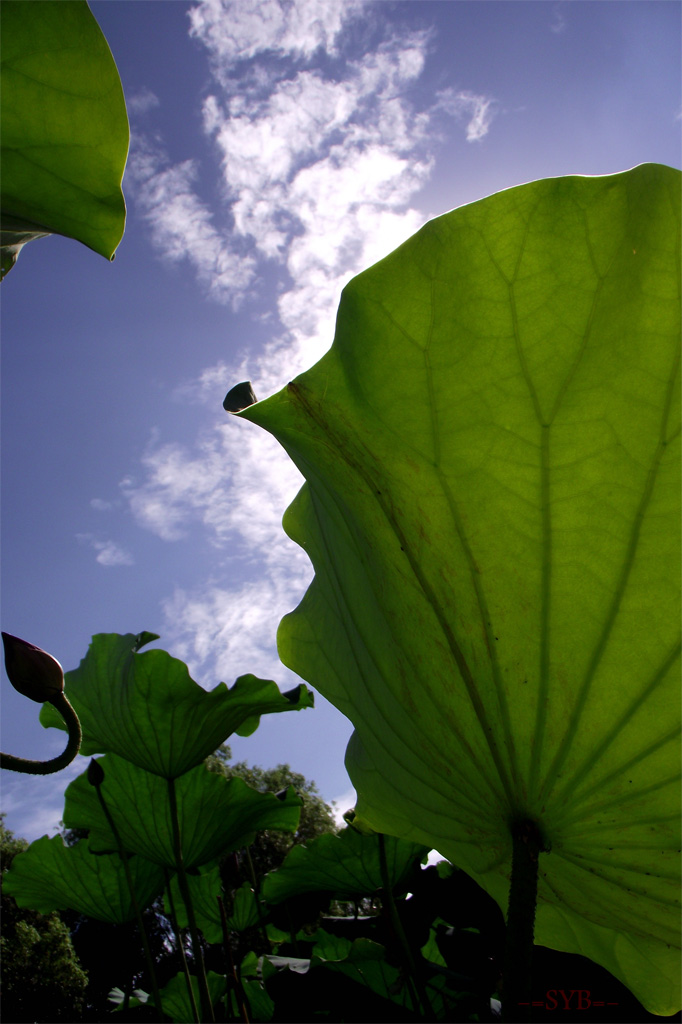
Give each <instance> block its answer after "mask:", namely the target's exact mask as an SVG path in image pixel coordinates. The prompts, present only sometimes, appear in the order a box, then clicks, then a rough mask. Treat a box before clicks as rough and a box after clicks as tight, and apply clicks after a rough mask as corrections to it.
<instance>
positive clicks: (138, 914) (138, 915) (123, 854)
mask: <svg viewBox="0 0 682 1024" xmlns="http://www.w3.org/2000/svg"><path fill="white" fill-rule="evenodd" d="M92 763H93V762H91V764H92ZM94 763H95V764H97V762H94ZM88 777H89V778H90V779H92V772H90V773H89V775H88ZM92 785H93V786H94V787H95V792H96V793H97V799H98V800H99V803H100V807H101V808H102V810H103V811H104V815H105V817H106V819H107V822H108V823H109V828H110V829H111V831H112V832H113V834H114V839H115V840H116V846H117V847H118V855H119V857H120V858H121V861H122V863H123V871H124V874H125V876H126V882H127V883H128V889H129V891H130V901H131V903H132V905H133V910H134V911H135V920H136V921H137V927H138V930H139V932H140V938H141V940H142V948H143V949H144V955H145V959H146V961H147V968H148V970H149V980H150V981H151V985H152V993H153V995H154V1006H155V1008H156V1016H157V1019H158V1020H159V1021H163V1006H162V1005H161V992H160V991H159V984H158V981H157V980H156V970H155V967H154V958H153V956H152V951H151V948H150V946H149V939H148V938H147V931H146V929H145V926H144V920H143V918H142V910H141V909H140V904H139V902H138V899H137V895H136V893H135V885H134V883H133V876H132V873H131V871H130V864H129V863H128V852H127V850H125V849H124V847H123V843H122V842H121V836H120V833H119V831H118V828H117V827H116V822H115V821H114V819H113V817H112V815H111V813H110V811H109V808H108V806H107V802H106V800H105V799H104V794H103V793H102V784H101V782H100V781H99V780H95V781H93V782H92ZM128 998H129V994H128V992H127V991H126V996H125V1000H126V1004H127V1002H128Z"/></svg>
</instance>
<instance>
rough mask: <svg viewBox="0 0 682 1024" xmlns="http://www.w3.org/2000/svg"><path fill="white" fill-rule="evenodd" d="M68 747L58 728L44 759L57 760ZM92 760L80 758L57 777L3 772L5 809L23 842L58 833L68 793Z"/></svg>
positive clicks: (50, 733) (48, 740) (48, 735)
mask: <svg viewBox="0 0 682 1024" xmlns="http://www.w3.org/2000/svg"><path fill="white" fill-rule="evenodd" d="M65 745H66V734H65V733H63V732H62V731H61V730H58V729H49V730H48V731H47V733H46V744H45V751H44V753H43V754H42V755H41V756H42V757H43V759H44V760H48V759H49V758H50V757H56V756H57V755H58V754H59V753H61V751H62V750H63V749H64V747H65ZM89 761H90V758H89V757H88V758H85V757H81V756H80V755H79V756H78V757H76V758H75V760H73V761H72V762H71V764H69V765H67V766H66V768H63V769H62V770H61V771H60V772H56V773H55V774H53V775H20V774H17V773H15V772H6V773H3V780H2V809H3V811H5V812H6V813H7V814H11V820H12V829H13V831H14V832H15V834H16V835H17V836H18V837H19V838H22V839H28V840H29V842H33V840H34V839H39V838H40V837H41V836H44V835H49V834H52V835H54V833H55V832H56V831H57V830H58V828H59V823H60V822H61V820H62V818H63V817H64V790H65V789H66V787H67V786H68V785H69V783H70V782H72V781H73V780H74V779H75V778H76V776H78V775H80V774H81V772H83V771H86V770H87V767H88V764H89Z"/></svg>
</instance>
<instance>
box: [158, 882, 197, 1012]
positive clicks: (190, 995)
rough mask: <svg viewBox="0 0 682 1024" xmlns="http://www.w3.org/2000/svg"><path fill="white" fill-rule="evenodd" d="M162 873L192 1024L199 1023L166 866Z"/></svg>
mask: <svg viewBox="0 0 682 1024" xmlns="http://www.w3.org/2000/svg"><path fill="white" fill-rule="evenodd" d="M163 870H164V874H165V876H166V895H167V896H168V906H169V908H170V919H171V925H172V927H173V934H174V935H175V941H176V942H177V944H178V949H179V950H180V959H181V961H182V972H183V974H184V976H185V984H186V985H187V997H188V999H189V1004H190V1006H191V1008H192V1016H193V1017H194V1024H199V1008H198V1007H197V1001H196V999H195V997H194V988H193V987H192V978H191V976H190V973H189V966H188V964H187V957H186V956H185V945H184V943H183V941H182V932H181V931H180V928H179V926H178V917H177V914H176V913H175V900H174V899H173V892H172V890H171V879H170V872H169V871H168V868H164V869H163Z"/></svg>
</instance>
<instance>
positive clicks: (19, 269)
mask: <svg viewBox="0 0 682 1024" xmlns="http://www.w3.org/2000/svg"><path fill="white" fill-rule="evenodd" d="M91 7H92V9H93V11H94V13H95V16H96V17H97V19H98V21H99V23H100V25H101V27H102V29H103V31H104V33H105V35H106V37H107V39H108V41H109V44H110V46H111V49H112V52H113V54H114V57H115V59H116V61H117V64H118V67H119V71H120V74H121V79H122V82H123V87H124V91H125V94H126V98H127V102H128V107H129V115H130V120H131V151H130V157H129V161H128V166H127V169H126V175H125V178H124V183H123V184H124V191H125V194H126V199H127V203H128V223H127V228H126V233H125V236H124V239H123V241H122V243H121V245H120V247H119V249H118V253H117V257H116V260H115V262H114V263H113V264H108V263H107V262H106V261H105V260H103V259H102V258H101V257H98V256H96V255H95V254H94V253H92V252H90V251H89V250H87V249H85V248H84V247H82V246H79V245H78V244H77V243H75V242H73V241H70V240H68V239H63V238H58V237H51V238H48V239H43V240H39V241H38V242H34V243H32V244H31V245H29V246H27V247H26V248H25V249H24V251H23V253H22V255H21V257H20V259H19V262H18V263H17V266H16V268H15V269H14V270H13V271H12V273H11V274H10V276H9V277H8V278H7V280H6V281H5V283H4V284H3V285H2V399H3V402H2V563H3V568H2V628H3V629H4V630H5V631H7V632H10V633H14V634H16V635H19V636H21V637H24V638H25V639H27V640H29V641H31V642H33V643H36V644H38V645H39V646H41V647H43V648H45V649H46V650H49V651H50V652H51V653H52V654H54V656H55V657H57V658H58V659H59V660H60V661H61V663H62V664H63V666H64V668H65V669H69V668H75V667H76V666H77V665H78V663H79V661H80V659H81V658H82V657H83V656H84V655H85V652H86V650H87V646H88V644H89V641H90V637H91V635H92V634H93V633H99V632H120V633H126V632H132V633H137V632H140V631H141V630H150V631H152V632H156V633H159V634H160V635H161V640H160V641H159V644H158V646H162V647H164V648H165V649H166V650H168V651H170V652H171V653H172V654H174V655H175V656H177V657H180V658H182V659H183V660H185V661H187V662H188V664H189V666H190V671H191V673H192V675H193V678H195V679H196V680H197V681H198V682H200V683H201V684H202V685H204V686H206V687H208V688H212V687H213V686H214V685H216V683H218V682H220V681H221V680H224V681H225V682H227V683H229V684H231V683H232V682H233V681H234V679H235V678H236V677H237V676H239V675H241V674H243V673H245V672H253V673H255V674H257V675H260V676H264V677H266V678H274V679H276V680H277V681H278V682H279V684H280V685H281V686H282V687H283V688H285V689H287V688H289V687H290V686H291V685H293V684H294V683H295V682H296V680H295V679H294V678H293V677H292V675H291V673H289V672H288V671H287V670H286V669H284V668H283V666H282V665H281V664H279V663H278V660H277V655H276V650H275V633H276V628H277V624H278V622H279V620H280V618H281V617H282V615H283V614H284V613H285V612H287V611H289V610H291V609H292V608H293V607H294V606H295V605H296V604H297V603H298V601H299V600H300V598H301V597H302V595H303V593H304V591H305V588H306V586H307V585H308V583H309V581H310V578H311V571H310V568H309V564H308V562H307V559H306V557H305V555H304V554H303V553H302V552H301V551H300V550H299V549H298V548H297V547H296V546H295V545H293V544H292V543H291V542H290V541H288V540H287V538H286V537H285V536H284V534H283V532H282V529H281V525H280V521H281V516H282V513H283V511H284V509H285V508H286V506H287V505H288V504H289V502H290V501H291V499H292V498H293V496H294V494H295V493H296V491H297V490H298V487H299V486H300V483H301V479H300V477H299V476H298V474H297V472H296V471H295V470H294V469H293V467H292V466H291V465H290V464H289V463H288V461H287V457H286V455H285V454H284V453H283V451H282V450H281V449H279V447H278V446H277V444H276V443H275V442H274V441H273V440H272V439H271V438H269V437H268V436H267V435H266V434H264V433H263V432H261V431H259V430H258V428H256V427H254V426H253V425H252V424H248V423H246V422H242V421H237V420H234V419H232V418H229V417H228V416H226V414H225V413H224V411H223V409H222V400H223V397H224V395H225V392H226V391H227V390H228V389H229V387H231V386H232V385H233V384H235V383H237V382H239V381H241V380H244V379H251V380H252V381H253V382H254V388H255V390H256V394H257V395H258V396H259V397H261V398H262V397H266V396H267V395H269V394H272V393H273V392H275V391H277V390H278V389H279V388H280V387H282V386H284V385H285V384H286V383H287V381H288V380H290V379H291V378H292V377H293V376H294V375H295V374H296V373H298V372H300V371H301V370H304V369H306V368H307V367H308V366H310V365H312V363H313V362H315V361H316V360H317V359H318V358H319V357H320V356H321V355H322V354H323V353H324V352H325V351H326V349H327V348H328V347H329V345H330V344H331V341H332V338H333V333H334V320H335V313H336V307H337V304H338V300H339V296H340V292H341V289H342V287H343V286H344V284H345V283H346V282H347V281H348V280H349V279H350V278H351V277H352V276H353V275H354V274H356V273H358V272H359V271H361V270H362V269H364V268H365V267H367V266H369V265H371V264H372V263H373V262H375V261H376V260H377V259H380V258H381V257H382V256H384V255H386V254H387V253H388V252H390V251H391V250H392V249H393V248H395V247H396V246H397V245H399V244H400V243H401V242H402V241H404V240H405V238H407V237H409V236H410V235H411V234H413V233H414V232H415V231H416V230H417V229H418V228H419V227H420V226H421V225H422V224H423V223H424V222H425V221H426V220H428V219H429V218H431V217H433V216H437V215H439V214H442V213H444V212H446V211H447V210H449V209H452V208H453V207H456V206H460V205H462V204H464V203H469V202H472V201H475V200H477V199H480V198H482V197H484V196H486V195H489V194H490V193H492V192H496V191H499V190H500V189H504V188H509V187H511V186H513V185H517V184H520V183H521V182H524V181H529V180H532V179H535V178H541V177H546V176H554V175H564V174H610V173H614V172H617V171H621V170H624V169H626V168H628V167H632V166H633V165H635V164H638V163H641V162H643V161H654V162H659V163H666V164H670V165H672V166H680V126H681V124H682V122H681V120H680V87H679V83H680V5H679V4H678V3H676V2H671V0H641V2H640V0H629V2H620V0H609V2H599V0H597V2H592V0H585V2H568V3H553V2H549V0H548V2H545V0H537V2H516V0H502V2H496V0H486V2H483V0H473V2H468V0H452V2H437V3H432V2H431V0H403V2H401V3H392V2H388V0H385V2H378V3H375V2H356V0H340V2H338V0H258V2H256V0H253V2H250V0H234V2H230V0H222V2H221V0H200V2H196V3H186V2H184V0H154V2H151V0H127V2H120V0H113V2H111V0H96V2H94V3H92V4H91ZM387 372H390V368H387ZM1 692H2V703H3V708H2V747H3V749H4V750H6V751H8V752H10V753H15V754H22V755H24V756H28V757H41V758H47V757H50V756H54V754H56V753H57V752H58V751H59V749H61V747H62V746H63V734H62V733H59V734H57V733H56V731H55V730H49V731H46V730H43V729H42V727H41V726H40V725H39V724H38V707H37V705H35V704H32V703H30V702H28V701H26V700H25V699H24V698H22V697H20V696H19V695H18V694H16V693H15V692H14V691H13V690H12V688H11V687H10V685H9V683H8V682H7V680H6V678H4V676H3V681H2V691H1ZM350 732H351V726H350V724H349V723H348V722H347V720H346V719H344V718H343V716H341V715H340V714H339V713H338V712H337V711H336V710H335V709H334V708H332V707H331V706H330V705H329V704H328V703H327V702H326V701H324V700H323V699H322V698H321V697H319V696H318V698H317V707H316V709H315V710H314V711H308V712H301V713H298V714H290V715H285V716H279V715H277V716H271V718H270V719H268V718H267V717H266V718H264V719H263V721H262V724H261V726H260V729H259V730H258V731H257V733H256V734H254V736H252V737H250V738H249V739H245V740H239V739H236V740H234V741H233V742H232V744H231V745H232V748H233V753H234V755H235V756H236V757H240V758H242V757H243V758H246V759H247V760H249V761H251V762H252V763H258V764H261V765H263V766H265V767H269V766H271V765H274V764H276V763H278V762H281V761H287V762H289V763H290V764H291V765H292V767H293V768H294V769H295V770H297V771H301V772H303V773H304V774H305V775H306V776H308V777H309V778H313V779H315V780H316V781H317V782H318V785H319V787H320V789H321V791H322V793H323V795H324V796H325V798H326V799H328V800H332V799H336V800H338V801H339V804H340V808H341V810H343V809H345V808H346V807H348V806H350V805H352V802H353V795H352V791H351V789H350V783H349V780H348V777H347V775H346V773H345V769H344V766H343V756H344V751H345V746H346V743H347V741H348V738H349V736H350ZM85 766H86V762H85V761H84V760H83V759H81V758H78V759H77V761H76V763H74V765H72V766H71V767H70V768H69V769H67V770H66V771H65V772H63V773H61V774H59V775H57V776H50V777H47V778H30V777H26V776H19V775H15V774H13V773H10V772H5V773H3V778H2V802H1V805H0V809H2V810H4V811H6V812H7V824H8V825H9V826H10V827H11V828H13V829H14V830H15V831H16V832H17V833H19V834H20V835H24V836H26V837H27V838H29V839H33V838H36V837H37V836H39V835H42V834H43V833H45V832H48V833H50V834H52V832H53V830H54V828H55V826H56V825H57V823H58V821H59V819H60V817H61V810H62V794H63V790H64V788H65V786H66V785H67V784H68V782H69V781H71V779H72V778H73V777H74V776H75V775H76V774H78V773H79V772H80V771H82V770H83V769H84V767H85Z"/></svg>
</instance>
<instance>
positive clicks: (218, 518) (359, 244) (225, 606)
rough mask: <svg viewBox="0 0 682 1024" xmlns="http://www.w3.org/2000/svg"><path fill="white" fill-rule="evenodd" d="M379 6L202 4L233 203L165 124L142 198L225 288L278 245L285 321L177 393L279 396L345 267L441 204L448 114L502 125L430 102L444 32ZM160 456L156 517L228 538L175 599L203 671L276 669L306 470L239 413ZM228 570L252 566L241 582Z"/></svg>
mask: <svg viewBox="0 0 682 1024" xmlns="http://www.w3.org/2000/svg"><path fill="white" fill-rule="evenodd" d="M368 12H371V8H368V7H367V6H366V5H362V4H360V3H356V2H354V0H281V2H278V0H264V2H261V3H258V4H245V3H242V2H240V0H236V2H231V0H223V2H219V0H203V2H200V3H198V4H196V5H195V6H194V7H193V8H192V9H191V11H190V22H191V34H192V35H193V36H194V38H195V39H196V40H198V41H199V42H201V43H202V44H203V45H204V46H205V47H206V49H207V51H208V54H209V58H210V66H211V72H212V75H213V84H212V88H211V90H210V93H209V95H208V96H207V97H206V99H205V101H204V104H203V129H204V131H205V132H206V134H207V136H208V137H209V138H210V139H211V140H212V141H213V144H214V147H215V152H216V154H217V157H218V161H219V167H220V179H221V180H220V184H221V189H222V195H223V196H224V207H223V208H222V210H220V211H219V213H218V214H213V213H212V211H210V210H209V207H208V206H207V204H206V203H203V202H202V201H201V200H200V199H199V198H198V196H197V195H196V194H195V192H194V189H195V188H196V185H197V180H198V178H197V168H196V165H195V164H194V163H193V162H192V161H185V162H183V163H180V164H176V165H171V164H170V163H169V161H168V160H167V158H166V157H165V155H164V154H163V152H162V149H161V147H160V145H159V143H158V142H156V143H150V142H147V143H145V144H144V145H142V144H141V145H139V146H138V148H137V150H136V152H135V153H134V154H133V166H132V175H133V182H134V190H133V198H134V199H135V200H136V201H137V202H138V204H139V205H140V207H141V209H142V210H143V213H144V215H145V217H146V218H147V220H148V222H149V224H150V227H151V231H152V240H153V242H154V244H155V245H156V246H157V247H158V248H159V249H160V251H161V252H162V253H164V254H165V255H166V257H167V258H169V259H171V260H174V261H178V260H181V259H183V258H187V259H189V260H190V262H191V263H192V264H193V265H194V267H195V270H196V273H197V276H198V278H199V280H200V281H201V282H202V283H203V285H204V287H205V289H206V290H207V291H208V293H209V294H210V295H212V296H213V297H215V298H218V299H222V300H225V299H227V300H229V301H232V302H233V303H234V302H237V301H239V300H240V299H243V298H247V297H248V295H247V293H249V292H255V291H256V290H257V288H258V281H257V273H258V272H259V270H260V268H261V267H262V266H265V265H266V264H268V265H269V267H270V269H271V270H272V269H274V270H275V271H276V272H277V273H279V275H280V279H279V280H280V289H279V292H278V293H275V292H274V291H273V293H272V294H273V296H274V295H275V294H276V298H273V299H272V307H271V309H270V311H269V315H271V316H272V318H273V322H274V324H275V330H274V332H273V338H272V341H271V342H270V343H269V344H268V345H266V346H265V348H264V349H261V350H260V351H255V352H254V351H249V352H245V353H244V354H243V355H242V356H240V357H238V358H237V359H235V361H234V363H233V364H232V365H228V364H226V363H225V362H220V363H216V364H215V365H214V366H212V367H208V368H205V369H204V370H203V371H202V372H201V373H200V374H198V376H197V378H196V379H195V380H193V381H190V382H187V383H186V384H184V385H183V386H181V387H180V388H179V389H178V392H177V397H180V398H183V399H184V400H196V401H198V402H209V401H210V402H211V403H213V408H214V409H215V408H217V405H218V402H220V401H221V400H222V397H223V395H224V394H225V391H226V390H227V389H228V388H229V387H230V386H231V385H233V384H235V383H237V382H238V381H240V380H245V379H249V380H252V381H253V383H254V388H255V391H256V394H257V395H258V396H259V397H265V396H267V395H269V394H271V393H272V392H274V391H276V390H278V389H279V388H280V387H281V386H282V385H283V384H285V383H286V381H287V380H289V379H291V378H292V377H293V376H295V375H296V374H297V373H299V372H301V371H302V370H303V369H305V368H307V367H308V366H310V365H311V363H313V362H315V361H316V360H317V359H318V358H319V357H320V356H321V355H322V354H323V353H324V351H326V349H327V348H328V347H329V345H330V343H331V340H332V336H333V330H334V320H335V313H336V308H337V305H338V301H339V297H340V294H341V290H342V288H343V286H344V285H345V284H346V283H347V281H348V280H349V279H350V278H351V277H352V276H353V275H354V274H356V273H358V272H359V271H360V270H362V269H363V268H365V267H367V266H369V265H371V264H372V263H374V262H376V261H377V260H379V259H381V258H382V257H383V256H385V255H387V254H388V253H389V252H391V251H392V250H393V249H394V248H396V247H397V246H398V245H399V244H400V243H401V242H403V241H404V240H405V239H406V238H408V237H409V236H410V235H412V234H413V233H414V232H415V231H416V230H417V229H418V228H419V227H420V226H421V224H422V223H423V221H424V215H423V213H421V212H420V211H419V209H418V206H417V204H416V197H417V196H418V194H419V192H420V190H421V189H422V187H423V186H424V184H425V183H426V182H427V180H428V178H429V175H430V173H431V169H432V166H433V161H434V153H435V148H434V147H435V146H436V145H437V144H438V130H439V129H438V126H439V125H442V121H443V117H444V116H445V117H453V118H455V119H456V120H458V121H461V122H462V123H463V127H464V132H465V137H466V138H467V139H468V140H469V141H472V142H474V141H480V140H482V139H483V138H484V137H485V135H486V134H487V133H488V131H489V130H490V125H491V123H492V120H493V117H494V115H495V111H496V107H495V101H494V99H493V98H492V97H490V96H485V95H481V94H477V93H473V92H468V91H462V90H460V91H455V90H445V91H443V92H441V93H440V94H439V96H438V98H437V101H436V103H434V104H432V105H431V106H429V107H428V108H423V107H421V108H420V107H419V106H418V105H416V104H415V102H414V101H413V100H412V98H411V97H412V96H413V95H416V92H414V93H413V89H414V86H415V85H416V83H417V82H418V80H419V77H420V75H421V74H422V71H423V69H424V66H425V63H426V61H427V58H428V54H429V48H430V45H431V37H430V35H429V33H428V32H424V31H419V32H414V31H406V30H402V31H400V32H398V31H397V30H393V29H392V28H391V27H390V24H388V26H387V27H385V28H378V27H377V26H378V24H379V23H378V21H377V22H376V23H373V22H371V19H370V14H369V13H368ZM360 16H362V17H363V19H365V28H366V29H367V31H366V32H365V33H364V34H365V36H366V37H367V46H366V49H365V51H364V52H358V50H357V46H355V50H354V52H353V54H352V56H348V53H347V49H346V48H345V40H346V36H345V34H344V33H345V30H346V29H347V28H348V25H349V23H350V21H351V20H354V19H356V18H358V17H360ZM370 29H371V31H370ZM381 31H383V33H384V35H383V37H381V36H379V37H377V32H381ZM372 33H374V37H373V38H372V39H370V36H371V35H372ZM219 220H220V221H221V222H222V223H229V225H230V231H229V234H221V233H220V232H219V231H218V228H217V226H216V225H217V223H218V221H219ZM260 306H261V308H260V309H259V311H258V316H262V315H263V310H262V306H263V303H262V299H261V301H260ZM277 321H279V323H278V324H277ZM142 470H143V474H142V477H141V478H140V479H138V478H133V477H132V476H130V477H128V478H127V479H126V480H124V481H123V482H122V491H123V494H124V496H125V497H126V499H127V500H128V502H129V506H130V508H131V510H132V512H133V513H134V515H135V517H136V519H137V521H138V522H139V523H140V525H142V526H144V527H145V528H147V529H150V530H152V531H153V532H154V533H156V534H157V535H158V536H160V537H162V538H163V539H165V540H167V541H169V542H172V541H179V540H181V539H182V538H183V537H185V536H187V534H188V533H189V532H190V531H192V530H196V529H197V528H200V529H201V530H202V533H203V536H204V537H205V538H206V539H207V540H208V541H209V542H210V543H211V544H212V545H213V546H214V547H215V548H216V549H218V550H219V551H221V552H222V555H221V557H222V558H223V566H222V569H220V571H218V570H217V571H216V578H215V579H213V580H207V581H205V582H204V583H203V584H201V585H198V586H197V587H196V588H195V589H193V590H189V589H177V590H176V591H175V593H174V594H173V596H172V597H170V598H169V599H168V600H167V601H166V603H165V609H164V610H165V614H166V619H167V626H166V628H165V629H164V638H166V637H168V638H169V639H170V638H172V639H173V644H174V650H175V651H176V652H177V653H178V655H179V656H181V657H183V658H184V659H185V660H186V661H188V663H189V664H190V666H191V667H192V671H193V672H194V673H195V677H196V678H200V677H201V674H202V667H203V669H204V671H205V672H210V673H211V674H214V673H215V674H218V675H220V672H221V671H222V672H224V674H225V675H226V677H228V678H233V676H234V671H235V664H236V663H237V662H238V663H240V664H244V666H245V667H246V666H247V665H248V666H249V669H250V670H251V671H255V672H260V673H261V674H265V673H269V672H271V671H276V662H275V653H274V635H275V627H276V623H277V621H278V620H279V618H280V617H281V615H282V614H284V613H285V612H286V611H288V610H290V609H291V607H293V606H294V605H295V604H296V603H297V602H298V600H299V599H300V597H301V596H302V593H303V591H304V589H305V586H306V585H307V583H308V582H309V579H310V575H311V570H310V566H309V563H308V560H307V558H306V556H305V555H304V554H303V553H302V552H301V551H300V549H298V548H297V547H296V546H295V545H293V544H292V543H291V542H289V541H288V539H287V538H286V537H285V536H284V534H283V531H282V528H281V516H282V512H283V510H284V508H285V507H286V506H287V504H289V502H290V501H291V499H292V498H293V496H294V494H295V492H296V490H297V489H298V487H299V486H300V483H301V478H300V476H299V474H298V472H297V471H296V470H295V468H294V467H293V466H292V465H291V464H290V463H289V461H288V459H287V458H286V456H284V455H283V453H282V451H281V449H280V448H279V447H278V446H277V445H276V443H275V442H274V441H273V440H272V438H270V437H269V436H268V435H266V434H264V433H263V432H262V431H259V430H257V429H256V428H254V427H253V426H252V425H251V424H248V423H244V422H242V421H239V420H235V419H232V418H230V419H229V421H228V420H227V419H226V420H225V421H224V422H223V423H221V424H219V425H212V426H210V427H208V428H207V429H206V431H205V432H204V433H203V434H202V436H201V437H199V438H198V439H197V440H196V442H195V443H194V444H193V445H187V444H185V445H179V444H168V443H163V441H162V440H161V439H159V438H153V439H152V442H151V444H150V446H149V448H148V450H147V452H146V454H145V456H144V458H143V464H142ZM233 569H234V570H235V572H234V573H233V572H232V570H233ZM228 575H229V576H232V577H233V578H235V579H237V580H238V582H236V583H235V584H233V585H230V586H228V585H227V584H226V582H225V580H226V577H227V576H228ZM211 666H212V667H211ZM242 670H244V669H242ZM277 677H278V678H280V677H281V668H280V669H279V672H278V676H277Z"/></svg>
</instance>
